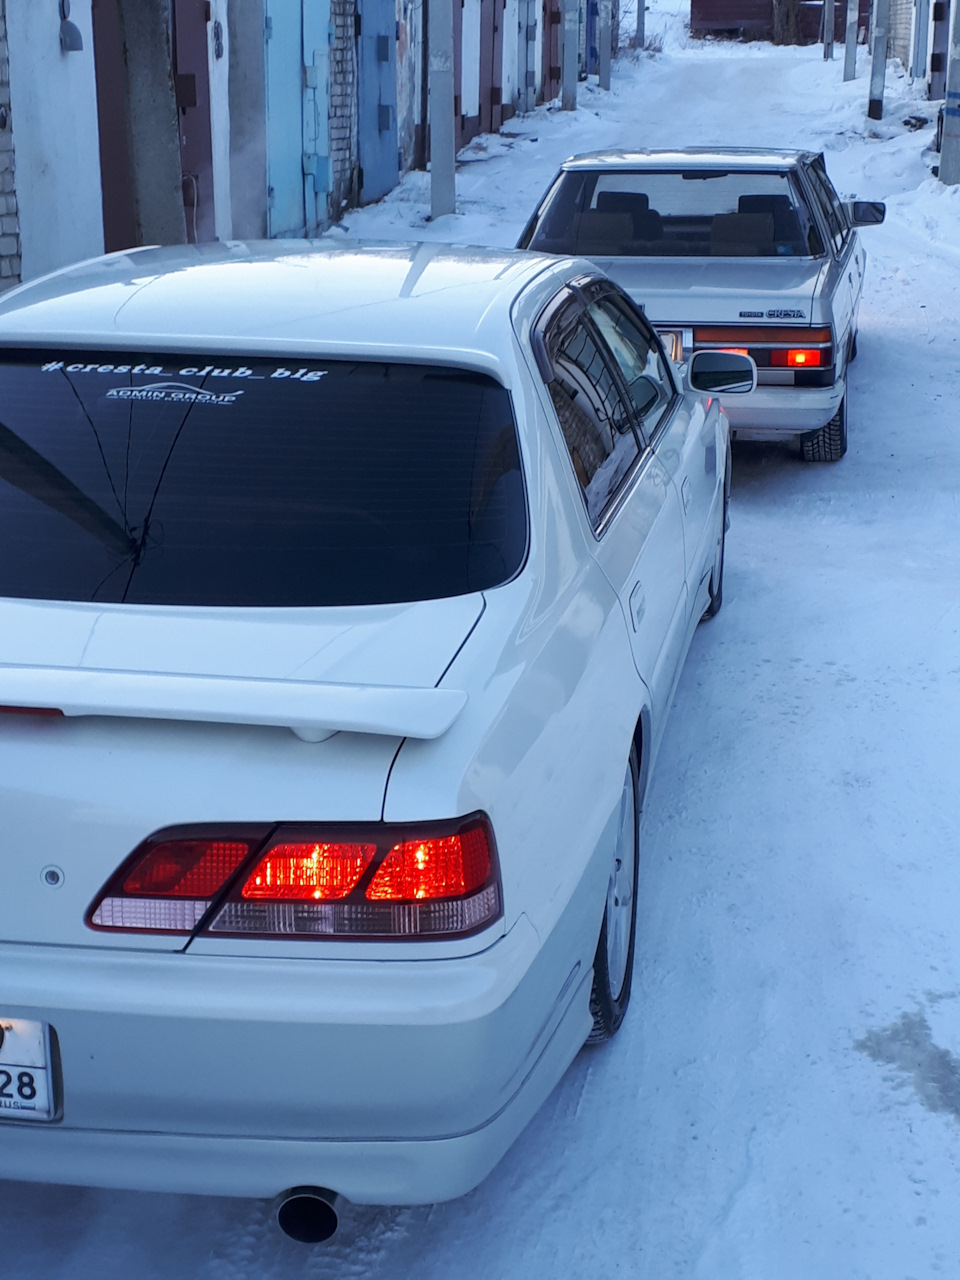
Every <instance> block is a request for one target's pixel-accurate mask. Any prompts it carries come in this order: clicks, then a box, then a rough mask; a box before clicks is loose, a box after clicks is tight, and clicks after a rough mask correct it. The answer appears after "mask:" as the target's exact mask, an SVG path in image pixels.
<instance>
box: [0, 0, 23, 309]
mask: <svg viewBox="0 0 960 1280" xmlns="http://www.w3.org/2000/svg"><path fill="white" fill-rule="evenodd" d="M0 119H2V122H3V128H2V129H0V291H2V290H4V289H10V288H12V287H13V286H14V285H15V284H19V283H20V218H19V215H18V213H17V191H16V184H15V180H14V178H15V169H14V154H13V127H12V121H11V119H10V59H9V57H8V54H7V6H6V0H0Z"/></svg>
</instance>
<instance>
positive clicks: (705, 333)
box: [693, 325, 833, 371]
mask: <svg viewBox="0 0 960 1280" xmlns="http://www.w3.org/2000/svg"><path fill="white" fill-rule="evenodd" d="M693 341H694V347H695V348H696V349H697V350H698V351H700V350H704V349H707V350H710V349H718V350H721V351H738V352H740V353H741V354H743V355H750V356H753V358H754V360H756V362H757V366H758V368H759V369H760V370H761V371H762V370H763V369H765V368H773V369H824V370H827V369H828V368H829V367H830V366H831V365H832V364H833V337H832V334H831V332H830V329H829V328H828V327H826V326H824V327H823V328H817V329H815V328H812V327H811V328H803V327H801V326H799V325H796V326H789V327H788V326H786V325H753V326H750V325H730V326H726V325H723V326H721V325H713V326H705V325H701V326H700V327H699V328H696V329H694V331H693ZM798 342H799V343H803V344H804V345H803V346H798V345H797V343H798Z"/></svg>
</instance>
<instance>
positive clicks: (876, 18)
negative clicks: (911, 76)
mask: <svg viewBox="0 0 960 1280" xmlns="http://www.w3.org/2000/svg"><path fill="white" fill-rule="evenodd" d="M957 3H958V4H960V0H957ZM870 25H871V28H872V30H873V59H872V61H871V63H870V101H869V103H868V105H867V115H868V116H869V117H870V119H871V120H882V119H883V81H884V77H885V76H886V73H887V31H888V28H889V26H890V0H873V20H872V22H871V24H870Z"/></svg>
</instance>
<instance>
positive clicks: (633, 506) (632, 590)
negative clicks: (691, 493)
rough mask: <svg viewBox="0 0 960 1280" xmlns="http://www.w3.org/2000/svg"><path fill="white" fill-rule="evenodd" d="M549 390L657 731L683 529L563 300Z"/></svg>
mask: <svg viewBox="0 0 960 1280" xmlns="http://www.w3.org/2000/svg"><path fill="white" fill-rule="evenodd" d="M544 346H545V349H546V359H547V362H548V364H549V373H550V381H549V391H550V396H551V399H552V400H553V405H554V408H555V410H556V414H557V419H558V421H559V424H560V429H561V432H562V434H563V439H564V442H565V444H566V447H567V454H568V457H569V459H570V466H571V470H572V473H573V475H572V479H573V482H574V483H575V484H576V485H577V487H578V489H579V491H580V494H581V497H582V499H583V504H584V509H585V513H586V518H587V520H588V521H589V523H590V527H591V529H592V530H593V534H594V537H595V539H596V544H595V545H596V551H595V554H596V558H597V561H598V563H599V565H600V567H601V569H602V571H603V573H604V574H605V576H606V577H607V579H608V581H609V582H610V584H611V585H612V586H613V588H614V590H615V591H616V592H617V595H618V597H619V599H620V603H621V607H622V609H623V612H624V615H625V618H626V622H627V629H628V632H629V636H630V643H631V647H632V649H633V655H634V660H635V662H636V665H637V670H638V672H639V674H640V676H641V678H642V679H643V680H644V682H645V683H646V685H647V687H648V688H649V690H650V694H651V698H652V701H653V714H654V734H655V737H657V736H659V733H660V729H661V727H662V725H663V722H664V718H665V712H666V709H667V706H668V704H669V700H670V696H671V694H672V691H673V685H674V680H675V676H676V673H677V670H678V668H679V664H680V660H681V656H682V650H683V639H684V632H685V625H684V624H685V618H686V588H685V583H684V559H683V527H682V521H681V516H680V502H679V497H678V494H677V490H676V488H675V486H674V484H673V482H672V480H671V479H670V475H669V473H668V471H667V469H666V467H665V466H664V465H663V463H662V462H661V461H660V459H659V458H658V457H657V455H656V453H655V452H654V450H653V449H652V448H651V447H650V444H649V442H648V440H647V439H646V438H645V436H644V435H643V433H642V432H641V431H640V429H639V427H638V424H637V419H636V415H635V413H634V412H633V409H632V408H631V404H630V397H629V394H628V392H627V390H626V387H625V384H624V382H623V379H622V378H621V376H620V373H619V369H618V366H617V363H616V361H615V360H614V359H613V357H612V356H611V353H610V351H609V349H608V347H607V345H606V343H605V341H604V339H603V337H602V336H601V332H600V329H599V328H598V327H597V324H596V323H595V321H594V319H592V318H591V314H590V304H589V303H588V305H587V309H586V310H584V308H583V307H582V306H581V305H580V302H579V301H578V300H575V299H573V298H569V299H568V300H567V301H566V302H565V303H563V304H561V305H560V307H559V308H558V309H557V311H556V312H555V313H554V314H553V315H552V316H551V318H550V319H549V321H548V323H547V325H546V327H545V330H544Z"/></svg>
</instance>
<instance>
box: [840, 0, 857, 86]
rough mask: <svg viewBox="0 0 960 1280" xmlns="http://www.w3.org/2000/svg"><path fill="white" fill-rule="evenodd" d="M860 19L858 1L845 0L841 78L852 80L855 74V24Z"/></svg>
mask: <svg viewBox="0 0 960 1280" xmlns="http://www.w3.org/2000/svg"><path fill="white" fill-rule="evenodd" d="M859 19H860V5H859V3H858V0H847V29H846V31H845V33H844V40H843V78H844V80H853V79H855V78H856V74H857V24H858V22H859Z"/></svg>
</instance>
